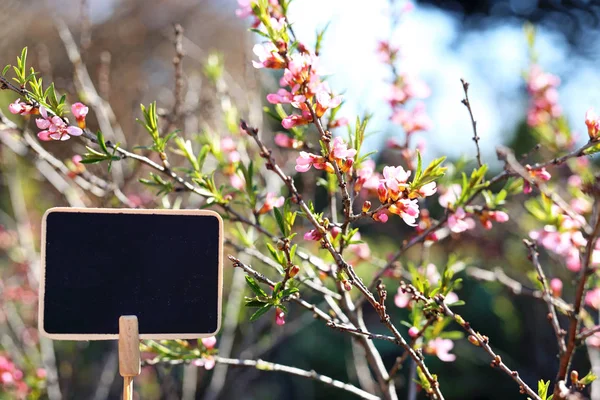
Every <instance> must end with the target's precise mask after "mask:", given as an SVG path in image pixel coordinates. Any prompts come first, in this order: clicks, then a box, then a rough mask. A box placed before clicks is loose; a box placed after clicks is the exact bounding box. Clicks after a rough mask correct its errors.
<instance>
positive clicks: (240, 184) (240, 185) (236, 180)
mask: <svg viewBox="0 0 600 400" xmlns="http://www.w3.org/2000/svg"><path fill="white" fill-rule="evenodd" d="M229 183H230V184H231V186H232V187H233V188H235V189H237V190H243V189H244V187H246V180H245V179H244V178H243V177H241V176H240V175H238V174H232V175H229Z"/></svg>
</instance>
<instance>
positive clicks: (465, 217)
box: [438, 183, 509, 233]
mask: <svg viewBox="0 0 600 400" xmlns="http://www.w3.org/2000/svg"><path fill="white" fill-rule="evenodd" d="M461 193H462V187H461V186H460V185H459V184H457V183H455V184H452V185H450V186H449V187H448V188H447V189H446V191H445V192H444V193H443V194H442V195H440V197H439V199H438V201H439V203H440V205H441V206H442V207H444V208H450V209H451V208H453V207H454V204H455V203H456V202H457V201H458V199H459V198H460V196H461ZM478 217H479V221H480V222H481V225H482V226H483V228H484V229H492V222H498V223H504V222H506V221H508V220H509V216H508V214H507V213H506V212H504V211H498V210H482V211H480V212H478ZM474 228H475V220H473V218H471V214H469V213H468V212H467V211H466V210H465V209H464V208H463V207H457V208H456V210H454V212H453V213H451V214H450V216H449V217H448V229H450V231H451V232H454V233H461V232H465V231H468V230H470V229H474Z"/></svg>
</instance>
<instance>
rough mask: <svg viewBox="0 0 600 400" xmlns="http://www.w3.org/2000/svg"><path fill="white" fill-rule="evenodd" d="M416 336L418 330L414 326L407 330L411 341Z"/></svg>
mask: <svg viewBox="0 0 600 400" xmlns="http://www.w3.org/2000/svg"><path fill="white" fill-rule="evenodd" d="M418 334H419V328H417V327H416V326H411V327H410V329H409V330H408V336H410V337H411V338H413V339H414V338H416V337H417V335H418Z"/></svg>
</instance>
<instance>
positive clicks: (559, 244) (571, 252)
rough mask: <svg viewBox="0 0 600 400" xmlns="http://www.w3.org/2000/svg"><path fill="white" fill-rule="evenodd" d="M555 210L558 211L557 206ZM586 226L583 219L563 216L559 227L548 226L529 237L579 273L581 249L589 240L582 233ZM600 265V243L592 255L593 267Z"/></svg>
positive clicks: (533, 232)
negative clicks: (561, 258)
mask: <svg viewBox="0 0 600 400" xmlns="http://www.w3.org/2000/svg"><path fill="white" fill-rule="evenodd" d="M553 208H554V210H556V211H557V207H556V206H553ZM584 224H585V219H584V218H583V217H581V218H578V219H572V218H570V217H569V216H566V215H561V216H560V223H559V225H558V226H554V225H546V226H544V227H543V228H542V229H540V230H537V231H532V232H530V233H529V236H530V237H531V238H532V239H533V240H535V241H536V242H537V243H539V244H541V245H542V246H543V247H544V248H546V249H548V250H550V251H552V252H553V253H555V254H558V255H559V256H561V257H563V259H564V260H565V264H566V266H567V268H568V269H569V270H571V271H573V272H578V271H579V270H580V269H581V260H580V249H581V248H583V247H585V246H586V244H587V240H586V239H585V238H584V237H583V234H582V233H581V228H582V227H583V225H584ZM599 263H600V243H599V244H597V245H596V250H595V251H594V252H593V253H592V265H597V264H599Z"/></svg>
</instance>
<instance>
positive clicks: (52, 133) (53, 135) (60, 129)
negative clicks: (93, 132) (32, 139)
mask: <svg viewBox="0 0 600 400" xmlns="http://www.w3.org/2000/svg"><path fill="white" fill-rule="evenodd" d="M78 105H81V106H83V104H81V103H76V104H74V105H73V107H72V111H73V114H74V115H75V117H76V118H82V119H83V121H85V115H86V114H87V107H85V106H84V108H81V107H80V106H78ZM40 115H41V116H42V118H36V120H35V124H36V125H37V127H38V128H39V129H41V131H40V132H38V134H37V136H38V138H39V139H40V140H42V141H49V140H60V141H65V140H69V139H70V138H71V136H81V135H82V134H83V131H82V130H81V128H79V127H77V126H70V125H67V123H66V122H65V121H64V120H63V119H62V118H60V117H58V116H56V115H54V116H50V115H48V111H47V110H46V108H45V107H43V106H41V107H40ZM83 126H85V123H84V125H83Z"/></svg>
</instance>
